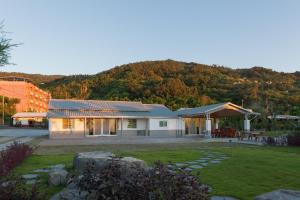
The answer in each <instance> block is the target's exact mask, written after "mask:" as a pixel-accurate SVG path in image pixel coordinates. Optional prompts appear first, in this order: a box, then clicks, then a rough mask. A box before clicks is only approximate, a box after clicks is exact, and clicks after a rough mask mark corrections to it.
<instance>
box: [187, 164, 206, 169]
mask: <svg viewBox="0 0 300 200" xmlns="http://www.w3.org/2000/svg"><path fill="white" fill-rule="evenodd" d="M190 168H192V169H202V168H203V166H202V165H191V166H190Z"/></svg>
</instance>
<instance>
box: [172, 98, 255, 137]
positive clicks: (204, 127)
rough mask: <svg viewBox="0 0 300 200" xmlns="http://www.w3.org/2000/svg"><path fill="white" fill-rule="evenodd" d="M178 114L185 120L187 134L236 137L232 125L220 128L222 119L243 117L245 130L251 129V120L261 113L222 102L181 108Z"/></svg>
mask: <svg viewBox="0 0 300 200" xmlns="http://www.w3.org/2000/svg"><path fill="white" fill-rule="evenodd" d="M176 112H177V115H178V116H179V117H180V118H182V119H183V120H184V126H185V131H184V134H185V135H195V134H197V135H198V134H199V135H200V134H202V135H204V136H206V137H208V138H211V137H218V136H219V137H234V136H236V133H237V132H236V130H235V129H233V128H230V127H226V128H225V127H223V128H220V126H219V124H220V119H222V118H225V117H226V118H227V117H242V118H243V122H244V123H243V131H244V132H250V131H251V123H250V122H251V120H253V119H254V118H255V117H256V116H258V115H260V114H259V113H256V112H253V111H252V110H251V109H246V108H243V107H241V106H238V105H235V104H233V103H230V102H227V103H220V104H213V105H207V106H201V107H197V108H184V109H179V110H178V111H176Z"/></svg>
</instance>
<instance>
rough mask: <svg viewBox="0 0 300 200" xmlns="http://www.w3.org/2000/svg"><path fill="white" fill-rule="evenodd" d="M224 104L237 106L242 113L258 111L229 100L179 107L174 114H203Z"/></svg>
mask: <svg viewBox="0 0 300 200" xmlns="http://www.w3.org/2000/svg"><path fill="white" fill-rule="evenodd" d="M226 105H230V106H233V107H235V108H237V109H238V110H240V111H241V112H244V113H250V114H258V113H254V112H253V111H252V110H249V109H245V108H243V107H240V106H238V105H235V104H233V103H230V102H226V103H218V104H211V105H207V106H201V107H196V108H184V109H179V110H177V111H176V114H177V115H179V116H184V115H204V114H207V113H212V112H214V111H216V110H217V109H219V108H222V107H224V106H226Z"/></svg>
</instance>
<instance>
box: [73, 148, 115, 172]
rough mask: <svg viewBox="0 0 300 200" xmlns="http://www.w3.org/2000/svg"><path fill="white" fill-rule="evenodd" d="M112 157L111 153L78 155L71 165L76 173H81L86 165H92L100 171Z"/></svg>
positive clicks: (100, 152) (96, 152)
mask: <svg viewBox="0 0 300 200" xmlns="http://www.w3.org/2000/svg"><path fill="white" fill-rule="evenodd" d="M113 156H115V155H114V154H113V153H110V152H104V151H95V152H84V153H78V154H77V155H76V156H75V157H74V160H73V165H74V168H75V170H77V171H83V170H84V169H85V168H86V166H87V164H88V163H93V164H94V165H95V167H96V168H97V169H101V168H103V167H105V166H106V164H107V163H108V162H107V161H108V160H111V159H112V157H113Z"/></svg>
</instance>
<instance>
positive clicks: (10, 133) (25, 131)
mask: <svg viewBox="0 0 300 200" xmlns="http://www.w3.org/2000/svg"><path fill="white" fill-rule="evenodd" d="M48 134H49V132H48V130H46V129H32V128H5V129H0V137H1V136H5V137H22V136H26V137H35V136H43V135H48Z"/></svg>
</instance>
